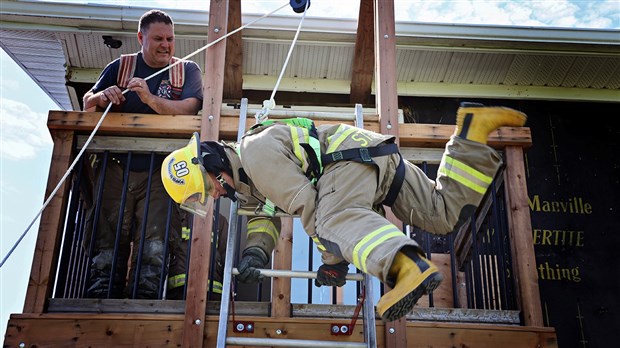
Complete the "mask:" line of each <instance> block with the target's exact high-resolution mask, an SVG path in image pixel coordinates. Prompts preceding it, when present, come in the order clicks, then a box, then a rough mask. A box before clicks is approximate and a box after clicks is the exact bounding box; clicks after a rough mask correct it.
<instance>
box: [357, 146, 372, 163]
mask: <svg viewBox="0 0 620 348" xmlns="http://www.w3.org/2000/svg"><path fill="white" fill-rule="evenodd" d="M359 152H360V158H361V159H362V161H364V162H368V163H371V162H372V157H370V153H368V149H367V148H365V147H362V148H360V149H359Z"/></svg>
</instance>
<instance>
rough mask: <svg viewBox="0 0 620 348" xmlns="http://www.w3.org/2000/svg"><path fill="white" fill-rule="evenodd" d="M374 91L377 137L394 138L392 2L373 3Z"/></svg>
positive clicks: (396, 123)
mask: <svg viewBox="0 0 620 348" xmlns="http://www.w3.org/2000/svg"><path fill="white" fill-rule="evenodd" d="M375 88H376V102H377V111H378V113H379V119H380V121H381V133H382V134H390V135H395V136H396V137H398V91H397V89H396V26H395V24H394V0H375Z"/></svg>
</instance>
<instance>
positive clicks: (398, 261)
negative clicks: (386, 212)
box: [316, 158, 441, 320]
mask: <svg viewBox="0 0 620 348" xmlns="http://www.w3.org/2000/svg"><path fill="white" fill-rule="evenodd" d="M375 160H377V161H378V163H379V165H380V166H384V165H385V164H386V161H387V158H379V159H375ZM377 177H378V175H377V169H376V167H374V166H371V165H365V164H360V163H355V162H338V163H335V164H333V165H331V166H330V167H329V168H327V169H326V171H325V173H324V175H323V177H322V178H321V180H320V181H319V183H318V186H317V188H318V190H319V195H318V204H317V219H316V225H317V234H318V236H319V240H320V242H321V244H322V245H323V246H324V247H325V248H326V249H327V251H329V252H330V253H332V254H334V255H336V256H341V257H343V258H344V259H345V260H347V261H348V262H349V263H353V264H354V265H355V267H356V268H358V269H359V270H361V271H362V272H364V273H368V274H371V275H373V276H375V277H377V278H378V279H380V280H381V281H383V282H384V283H387V284H388V285H390V286H391V287H393V288H394V289H396V290H393V291H395V292H394V293H392V294H391V295H389V296H388V294H386V295H385V296H384V297H385V298H382V300H381V301H380V303H381V304H382V306H381V308H379V307H377V309H380V310H381V312H380V314H382V315H384V317H385V318H388V319H390V320H393V319H396V316H403V315H405V314H407V313H408V312H409V311H410V310H411V309H412V308H413V306H414V305H415V303H416V301H417V299H418V298H419V297H420V296H422V294H424V293H426V292H428V291H432V290H433V289H434V287H435V286H436V283H437V282H439V280H440V279H441V276H440V275H438V273H437V268H436V267H435V266H434V265H433V264H432V263H430V262H429V261H428V260H425V259H423V258H422V257H420V256H419V254H421V253H422V250H421V249H420V248H419V246H418V245H417V244H416V243H415V241H414V240H412V239H409V238H407V237H406V236H405V234H404V233H403V232H402V231H401V230H400V229H399V228H398V227H397V226H395V225H393V224H392V223H390V222H389V221H388V220H387V219H386V218H385V217H383V216H382V215H381V214H379V213H377V212H375V211H373V206H375V205H376V203H375V202H380V201H381V200H382V197H381V192H386V190H385V188H386V186H385V185H388V186H389V183H386V182H384V180H382V178H380V183H379V184H378V183H377ZM379 185H380V186H381V189H380V190H377V187H378V186H379ZM360 187H363V188H364V189H363V190H360V189H359V188H360ZM399 251H402V252H399ZM403 252H406V255H410V256H407V257H405V258H403V257H402V255H405V254H403ZM398 255H401V256H398ZM408 260H413V261H411V262H409V261H408ZM417 260H420V261H419V263H416V261H417ZM390 293H391V292H390ZM395 306H399V309H398V310H397V311H396V310H393V307H395Z"/></svg>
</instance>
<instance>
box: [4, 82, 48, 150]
mask: <svg viewBox="0 0 620 348" xmlns="http://www.w3.org/2000/svg"><path fill="white" fill-rule="evenodd" d="M3 87H5V86H4V85H3ZM0 134H1V135H2V136H1V137H0V157H2V158H6V159H28V158H33V157H35V155H36V153H37V152H38V151H41V150H42V149H48V148H49V147H50V145H51V144H52V138H51V136H50V134H49V131H48V129H47V115H46V114H44V113H37V112H34V111H32V110H31V109H30V107H29V106H28V105H27V104H24V103H21V102H18V101H15V100H11V99H6V98H1V99H0Z"/></svg>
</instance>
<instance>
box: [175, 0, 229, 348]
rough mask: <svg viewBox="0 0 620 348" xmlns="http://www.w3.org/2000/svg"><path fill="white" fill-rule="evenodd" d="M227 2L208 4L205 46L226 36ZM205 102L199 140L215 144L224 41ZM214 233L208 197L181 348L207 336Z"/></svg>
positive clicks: (211, 51)
mask: <svg viewBox="0 0 620 348" xmlns="http://www.w3.org/2000/svg"><path fill="white" fill-rule="evenodd" d="M227 22H228V0H221V1H211V5H210V9H209V34H208V37H207V42H209V43H210V42H213V41H215V40H217V39H219V38H220V37H222V36H224V35H226V32H227V28H228V24H227ZM205 55H206V57H205V69H204V74H205V75H204V78H203V81H204V95H203V97H204V99H203V103H202V120H201V124H200V140H201V141H204V140H218V137H219V129H220V112H221V108H222V94H223V89H224V87H223V86H224V63H225V62H224V60H225V58H226V40H225V39H224V40H222V41H220V42H218V43H217V44H215V45H213V46H211V47H209V48H208V49H207V51H206V53H205ZM212 230H213V199H212V198H211V197H209V200H208V204H207V216H206V217H205V218H201V217H199V216H196V217H194V224H193V230H192V241H191V243H192V249H191V250H192V252H191V254H190V264H189V269H188V283H187V295H186V300H185V321H184V330H183V347H202V346H203V344H204V339H205V335H206V332H207V331H206V320H205V318H206V317H205V315H206V307H207V291H208V286H207V279H209V264H210V261H211V231H212Z"/></svg>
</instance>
